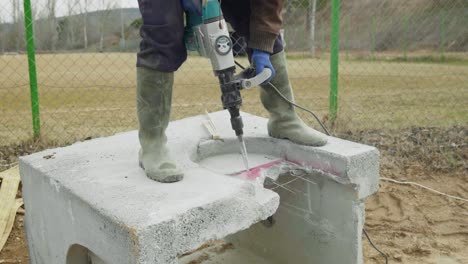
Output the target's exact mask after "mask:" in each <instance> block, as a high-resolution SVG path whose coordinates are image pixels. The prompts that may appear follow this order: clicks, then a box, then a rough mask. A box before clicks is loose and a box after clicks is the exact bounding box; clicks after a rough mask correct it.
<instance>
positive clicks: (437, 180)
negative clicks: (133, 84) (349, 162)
mask: <svg viewBox="0 0 468 264" xmlns="http://www.w3.org/2000/svg"><path fill="white" fill-rule="evenodd" d="M340 136H341V137H345V138H348V139H351V140H354V141H359V142H363V143H366V144H371V145H374V146H376V147H377V148H379V149H380V151H381V155H382V166H381V167H382V168H381V177H386V178H392V179H397V180H408V181H414V182H417V183H420V184H423V185H425V186H428V187H430V188H433V189H436V190H439V191H441V192H444V193H447V194H451V195H455V196H460V197H464V198H468V172H467V165H466V160H467V158H468V157H467V156H468V144H467V138H468V129H467V128H466V127H454V128H450V129H440V128H432V129H428V128H418V129H417V128H413V129H411V130H402V131H400V132H399V133H398V134H394V133H385V132H384V131H374V132H359V133H351V132H348V133H343V134H341V135H340ZM43 147H45V146H42V147H41V148H43ZM32 150H34V148H26V152H28V151H32ZM15 153H22V152H20V151H17V152H15ZM23 221H24V220H23V216H22V215H18V216H17V219H16V222H15V227H14V230H13V232H12V234H11V235H10V238H9V240H8V242H7V245H6V247H5V248H4V250H3V251H2V252H1V253H0V263H2V264H7V263H8V264H10V263H28V252H27V244H26V240H25V234H24V225H23ZM366 229H367V231H368V233H369V235H370V236H371V238H372V241H373V242H374V243H375V244H376V245H377V246H378V247H379V248H380V249H381V250H382V251H383V252H385V253H387V254H388V255H389V260H390V262H389V263H410V264H419V263H430V264H432V263H434V264H435V263H437V264H465V263H468V203H466V202H462V201H457V200H454V199H450V198H448V197H445V196H441V195H438V194H434V193H431V192H428V191H426V190H424V189H421V188H419V187H414V186H403V185H398V184H394V183H389V182H385V181H382V182H381V185H380V191H379V192H378V193H377V194H375V195H374V196H372V197H370V198H369V199H368V200H367V202H366ZM363 245H364V259H365V263H372V264H374V263H375V264H377V263H385V261H384V259H383V258H382V257H381V256H380V255H379V254H378V253H377V252H376V251H375V250H374V249H373V248H372V247H371V246H370V245H369V243H368V242H367V241H366V240H365V239H364V238H363ZM232 250H236V249H235V248H232V247H230V246H226V245H215V246H214V248H213V249H212V252H214V253H216V254H229V252H230V251H232ZM209 260H210V258H209V256H208V257H207V256H205V255H203V254H202V255H200V256H199V258H197V261H194V262H190V264H197V263H198V264H201V263H205V264H209V263H212V262H209ZM293 264H294V263H293Z"/></svg>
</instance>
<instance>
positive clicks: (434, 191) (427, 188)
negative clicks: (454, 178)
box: [380, 177, 468, 202]
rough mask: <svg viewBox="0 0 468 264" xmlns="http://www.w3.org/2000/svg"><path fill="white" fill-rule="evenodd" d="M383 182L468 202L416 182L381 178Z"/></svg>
mask: <svg viewBox="0 0 468 264" xmlns="http://www.w3.org/2000/svg"><path fill="white" fill-rule="evenodd" d="M380 179H381V180H382V181H388V182H393V183H397V184H402V185H414V186H418V187H420V188H423V189H426V190H428V191H430V192H433V193H437V194H439V195H442V196H446V197H449V198H452V199H455V200H459V201H463V202H468V199H465V198H461V197H458V196H453V195H450V194H446V193H443V192H439V191H437V190H434V189H432V188H429V187H427V186H424V185H422V184H419V183H416V182H410V181H397V180H394V179H389V178H383V177H381V178H380Z"/></svg>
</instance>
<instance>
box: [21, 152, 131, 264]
mask: <svg viewBox="0 0 468 264" xmlns="http://www.w3.org/2000/svg"><path fill="white" fill-rule="evenodd" d="M25 169H27V170H30V171H31V172H34V175H35V176H34V177H41V178H42V179H43V181H44V183H45V184H49V185H51V187H52V188H53V189H55V190H57V191H58V188H60V189H62V190H64V191H65V192H68V193H69V194H70V195H71V196H74V197H75V199H77V200H78V201H79V202H81V203H82V204H84V205H87V206H88V207H89V208H90V210H91V211H94V212H96V213H97V214H98V215H99V216H100V217H102V218H103V219H107V220H108V222H109V223H115V225H116V226H118V227H120V228H121V229H122V230H123V231H125V233H127V234H128V238H129V242H130V243H131V245H132V249H131V252H132V253H133V254H134V256H135V257H138V254H139V251H138V250H137V248H138V245H139V240H138V236H137V235H136V234H137V233H136V229H135V228H134V227H130V226H126V225H125V224H124V223H122V222H121V221H120V220H119V219H118V218H116V217H113V216H112V214H110V213H108V212H107V211H106V210H104V209H103V208H100V207H93V206H91V205H90V204H89V203H87V202H86V201H85V200H83V199H82V197H81V196H79V195H77V194H76V193H74V192H72V191H71V190H70V189H69V188H67V187H65V186H64V185H58V184H57V180H55V179H50V178H47V177H45V176H44V172H42V171H41V170H38V169H37V168H36V167H34V166H32V165H31V164H30V163H29V162H28V161H27V160H26V159H23V158H20V159H19V171H20V177H21V179H22V181H23V177H24V176H23V174H22V171H23V170H25ZM47 179H49V180H47ZM23 182H25V181H23ZM26 182H27V181H26ZM24 186H25V185H23V188H24ZM24 204H25V208H26V210H27V201H26V200H24ZM27 236H29V235H28V234H27ZM76 242H77V241H76ZM70 246H71V245H70ZM28 247H29V245H28ZM30 250H31V249H30Z"/></svg>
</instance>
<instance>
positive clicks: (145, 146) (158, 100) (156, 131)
mask: <svg viewBox="0 0 468 264" xmlns="http://www.w3.org/2000/svg"><path fill="white" fill-rule="evenodd" d="M173 84H174V73H172V72H171V73H168V72H160V71H156V70H151V69H147V68H143V67H138V68H137V111H138V121H139V131H138V137H139V139H140V145H141V149H140V153H139V159H140V166H141V167H142V168H143V169H144V170H145V172H146V175H147V176H148V178H150V179H152V180H155V181H159V182H176V181H180V180H182V178H183V176H184V175H183V173H182V171H181V170H179V169H178V168H177V165H176V164H175V163H174V161H173V160H172V159H171V157H170V156H169V151H168V149H167V146H166V144H167V137H166V133H165V132H166V128H167V126H168V125H169V116H170V113H171V103H172V85H173Z"/></svg>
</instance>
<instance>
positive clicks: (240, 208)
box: [20, 111, 379, 264]
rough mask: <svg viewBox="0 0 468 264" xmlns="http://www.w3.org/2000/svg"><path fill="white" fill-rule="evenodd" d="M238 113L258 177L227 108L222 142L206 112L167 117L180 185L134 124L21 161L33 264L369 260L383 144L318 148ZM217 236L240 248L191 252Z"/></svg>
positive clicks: (217, 117) (337, 142)
mask: <svg viewBox="0 0 468 264" xmlns="http://www.w3.org/2000/svg"><path fill="white" fill-rule="evenodd" d="M242 115H243V117H244V124H245V129H244V132H245V140H246V145H247V149H248V152H249V155H250V162H251V167H253V168H254V169H253V170H252V172H250V173H242V170H243V163H242V160H241V157H240V155H239V153H240V150H239V145H238V143H237V138H236V137H235V135H233V131H232V130H231V128H230V123H229V114H228V113H227V112H225V111H222V112H217V113H213V114H211V117H212V121H213V123H214V124H215V125H216V127H217V128H218V130H219V134H220V137H221V138H222V140H211V139H210V135H209V134H208V133H207V131H206V129H205V127H204V126H203V125H202V124H203V122H204V121H206V116H205V115H200V116H195V117H191V118H187V119H183V120H178V121H174V122H171V123H170V125H169V128H168V130H167V135H168V147H169V150H170V152H171V153H172V154H173V156H174V157H175V158H176V161H177V163H178V164H179V165H180V167H181V168H182V169H183V170H184V172H185V178H184V180H183V181H181V182H178V183H174V184H161V183H157V182H154V181H151V180H150V179H148V178H147V177H146V176H145V174H144V172H143V171H142V170H141V168H140V167H139V166H138V160H137V157H138V150H139V143H138V137H137V132H136V131H131V132H126V133H121V134H117V135H114V136H111V137H105V138H97V139H93V140H89V141H85V142H79V143H76V144H73V145H71V146H67V147H64V148H57V149H52V150H45V151H43V152H39V153H35V154H32V155H30V156H27V157H22V158H21V159H20V173H21V178H22V181H23V199H24V201H25V206H26V217H25V224H26V233H27V238H28V244H29V251H30V254H29V255H30V261H31V263H32V264H42V263H48V264H64V263H67V254H68V253H69V252H70V254H68V257H69V260H70V259H73V260H76V261H80V260H81V259H86V258H84V257H83V254H85V253H86V252H92V253H93V255H94V257H93V258H91V259H99V261H101V262H102V263H107V264H128V263H139V264H155V263H156V264H175V263H190V261H191V260H189V258H195V257H197V255H198V256H201V257H202V258H204V259H203V260H202V261H199V262H198V263H206V264H209V263H227V264H229V263H259V264H263V263H288V264H290V263H291V264H295V263H297V264H299V263H300V264H303V263H351V264H352V263H362V253H361V252H362V247H361V230H362V226H363V224H364V200H365V199H366V197H368V196H369V195H371V194H372V193H374V192H376V191H377V188H378V178H379V175H378V168H379V153H378V151H377V150H376V149H375V148H373V147H369V146H365V145H362V144H357V143H353V142H349V141H345V140H341V139H337V138H333V137H330V138H329V143H328V144H327V145H326V146H324V147H320V148H313V147H307V146H300V145H297V144H293V143H291V142H290V141H287V140H279V139H273V138H270V137H269V136H268V135H267V134H266V124H267V120H266V119H264V118H261V117H257V116H254V115H249V114H246V113H242ZM187 131H189V132H190V133H187ZM50 156H53V158H44V157H50ZM44 208H46V210H44ZM270 216H273V218H269V217H270ZM221 239H224V240H226V241H228V242H230V243H232V245H233V247H229V246H228V247H225V248H222V249H219V247H218V246H216V245H214V244H208V245H212V246H208V247H207V248H205V249H204V250H201V251H195V253H192V254H188V255H187V252H193V251H194V250H196V249H198V248H200V247H201V246H203V245H206V244H207V243H213V241H218V240H221ZM73 245H79V246H76V247H73ZM70 249H76V250H71V251H70ZM218 249H219V250H218ZM210 250H211V251H210ZM83 252H84V253H83ZM213 252H215V253H213ZM203 254H207V255H203ZM230 260H232V261H231V262H229V261H230ZM184 261H185V262H184ZM187 261H188V262H187ZM79 264H81V263H79Z"/></svg>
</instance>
